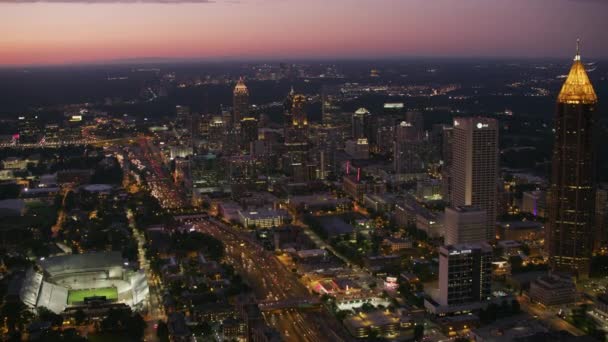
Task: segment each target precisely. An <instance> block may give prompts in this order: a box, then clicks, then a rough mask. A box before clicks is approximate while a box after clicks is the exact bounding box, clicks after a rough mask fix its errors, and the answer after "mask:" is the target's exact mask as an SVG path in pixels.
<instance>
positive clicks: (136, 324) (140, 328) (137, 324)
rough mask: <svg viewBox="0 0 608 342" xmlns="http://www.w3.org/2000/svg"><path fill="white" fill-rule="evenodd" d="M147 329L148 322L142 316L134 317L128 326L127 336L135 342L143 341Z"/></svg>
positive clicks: (130, 319) (136, 315)
mask: <svg viewBox="0 0 608 342" xmlns="http://www.w3.org/2000/svg"><path fill="white" fill-rule="evenodd" d="M145 329H146V321H144V318H143V317H141V315H140V314H134V315H132V316H131V317H130V318H129V320H128V324H127V335H129V337H130V338H131V339H133V341H141V340H142V339H143V337H144V330H145Z"/></svg>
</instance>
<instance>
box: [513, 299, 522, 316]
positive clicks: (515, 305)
mask: <svg viewBox="0 0 608 342" xmlns="http://www.w3.org/2000/svg"><path fill="white" fill-rule="evenodd" d="M520 312H521V305H520V304H519V301H518V300H517V299H513V300H512V301H511V314H518V313H520Z"/></svg>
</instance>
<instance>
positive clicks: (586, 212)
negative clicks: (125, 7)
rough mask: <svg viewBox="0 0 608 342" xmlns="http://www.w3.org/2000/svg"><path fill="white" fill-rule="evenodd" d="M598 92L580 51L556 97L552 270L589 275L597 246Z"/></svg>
mask: <svg viewBox="0 0 608 342" xmlns="http://www.w3.org/2000/svg"><path fill="white" fill-rule="evenodd" d="M596 106H597V96H596V94H595V91H594V89H593V85H592V84H591V81H590V80H589V77H588V76H587V72H586V71H585V66H584V64H583V63H582V62H581V56H580V53H579V52H578V51H577V53H576V56H575V57H574V63H573V65H572V68H571V69H570V73H569V74H568V77H567V78H566V82H565V83H564V85H563V86H562V89H561V91H560V93H559V96H558V98H557V114H556V116H555V144H554V146H553V164H552V175H551V186H550V188H549V199H548V208H547V209H548V213H549V222H548V224H547V228H548V234H547V239H546V241H547V242H546V243H547V246H546V247H547V251H548V254H549V262H550V265H551V268H552V269H553V270H554V271H565V272H571V273H573V274H574V275H576V276H578V277H581V278H586V277H587V276H588V275H589V262H590V258H591V253H592V249H593V241H592V239H593V236H594V231H593V219H594V206H595V173H594V167H595V165H594V146H593V131H594V129H595V127H594V126H595V125H596V118H595V112H596Z"/></svg>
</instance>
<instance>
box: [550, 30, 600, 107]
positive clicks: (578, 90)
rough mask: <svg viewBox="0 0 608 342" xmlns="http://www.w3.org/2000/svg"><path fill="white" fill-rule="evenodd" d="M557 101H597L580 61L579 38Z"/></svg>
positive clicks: (585, 102)
mask: <svg viewBox="0 0 608 342" xmlns="http://www.w3.org/2000/svg"><path fill="white" fill-rule="evenodd" d="M557 101H558V102H559V103H568V104H590V103H596V102H597V95H596V94H595V90H594V89H593V85H592V84H591V81H590V80H589V76H588V75H587V71H586V70H585V65H584V64H583V62H581V52H580V39H579V40H577V41H576V56H575V57H574V63H573V64H572V68H571V69H570V73H568V78H566V82H564V85H563V86H562V90H561V91H560V92H559V96H558V97H557Z"/></svg>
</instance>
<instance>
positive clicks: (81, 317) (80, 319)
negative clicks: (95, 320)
mask: <svg viewBox="0 0 608 342" xmlns="http://www.w3.org/2000/svg"><path fill="white" fill-rule="evenodd" d="M86 319H87V314H85V313H84V311H83V310H82V309H78V310H76V312H75V313H74V320H75V321H76V324H77V325H82V324H84V322H85V321H86Z"/></svg>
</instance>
